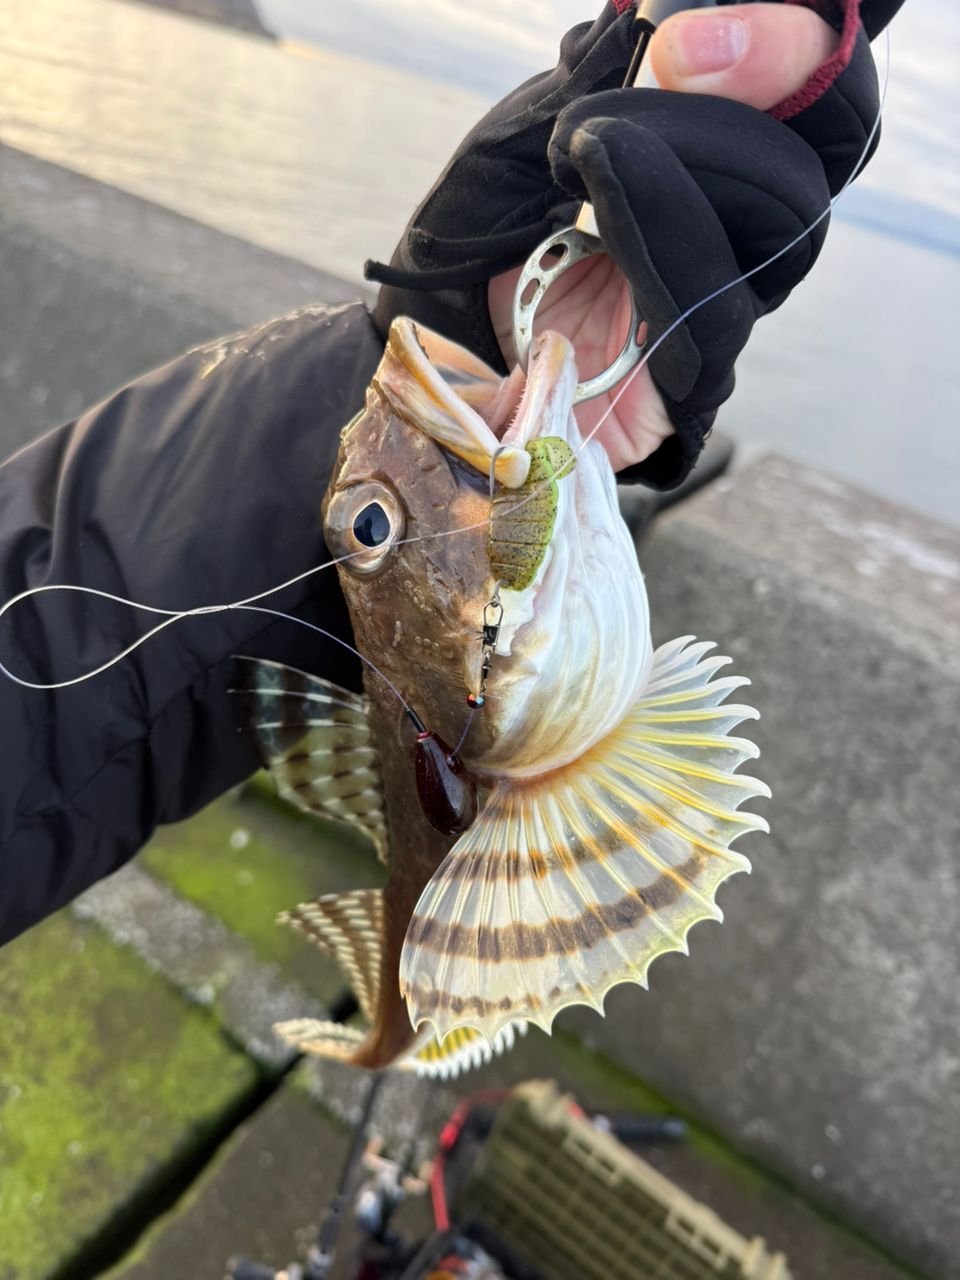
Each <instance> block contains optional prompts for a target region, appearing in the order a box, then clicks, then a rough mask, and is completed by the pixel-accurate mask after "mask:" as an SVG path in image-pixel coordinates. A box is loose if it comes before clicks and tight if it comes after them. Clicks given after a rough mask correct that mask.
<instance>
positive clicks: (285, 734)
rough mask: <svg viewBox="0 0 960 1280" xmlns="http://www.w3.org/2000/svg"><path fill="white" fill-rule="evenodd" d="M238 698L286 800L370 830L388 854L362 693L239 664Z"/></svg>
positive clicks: (279, 668) (260, 664) (274, 667)
mask: <svg viewBox="0 0 960 1280" xmlns="http://www.w3.org/2000/svg"><path fill="white" fill-rule="evenodd" d="M238 663H239V664H240V669H241V671H242V673H243V681H242V687H241V688H240V689H238V690H237V692H239V693H242V694H243V695H244V696H245V697H246V698H247V700H248V706H249V712H248V714H249V720H250V725H251V727H252V729H253V731H254V733H255V735H256V740H257V745H258V747H259V748H260V754H261V757H262V759H263V762H264V765H265V767H266V768H267V769H269V771H270V773H271V774H272V775H273V777H274V778H275V779H276V783H277V790H278V791H279V793H280V795H281V796H282V797H283V798H284V799H285V800H289V801H290V802H291V803H292V804H295V805H296V806H297V807H298V808H300V809H306V810H307V811H308V812H310V813H316V814H319V815H321V816H322V817H324V818H334V819H336V820H337V821H339V822H349V823H351V824H353V825H354V826H356V827H359V828H360V830H361V831H364V832H365V833H366V834H367V835H368V836H369V837H370V839H371V840H372V841H373V843H374V845H375V846H376V849H377V853H378V854H379V856H380V859H381V861H382V860H383V858H384V852H385V848H386V827H385V822H384V811H383V783H382V779H381V774H380V757H379V754H378V752H377V749H376V747H375V746H374V744H373V739H372V737H371V733H370V725H369V722H368V719H367V702H366V699H365V698H363V697H361V696H360V695H359V694H356V693H351V692H350V691H349V690H348V689H341V688H339V687H338V686H337V685H335V684H331V683H330V681H329V680H323V679H321V678H320V677H319V676H313V675H308V674H307V673H306V672H304V671H297V670H296V669H295V668H294V667H285V666H283V665H282V663H279V662H268V661H266V660H263V659H259V658H238Z"/></svg>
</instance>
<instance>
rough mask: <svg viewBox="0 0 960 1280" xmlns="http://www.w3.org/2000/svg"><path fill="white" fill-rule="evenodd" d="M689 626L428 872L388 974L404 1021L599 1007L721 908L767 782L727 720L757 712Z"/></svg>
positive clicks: (444, 1032)
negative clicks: (734, 698) (637, 689)
mask: <svg viewBox="0 0 960 1280" xmlns="http://www.w3.org/2000/svg"><path fill="white" fill-rule="evenodd" d="M689 639H690V637H685V638H684V639H683V640H680V641H673V642H672V643H671V644H668V645H664V646H663V647H662V648H661V649H659V650H658V651H657V653H656V654H655V656H654V664H653V670H652V673H651V677H650V680H649V683H648V685H647V688H646V689H645V691H644V694H643V696H641V698H640V699H639V700H638V701H637V702H636V703H635V704H634V706H633V707H632V708H631V709H630V710H629V711H628V712H627V714H626V715H625V717H624V719H623V720H622V721H621V723H620V725H619V726H618V727H617V728H616V729H615V730H614V731H613V732H612V733H610V734H609V735H608V736H607V737H606V738H604V739H602V740H601V741H600V742H598V743H597V744H596V746H594V747H592V748H591V749H590V750H589V751H587V752H586V753H585V754H584V755H583V756H582V757H580V759H578V760H575V761H573V762H572V763H571V764H569V765H566V766H565V767H564V768H562V769H557V770H554V771H553V772H552V773H550V774H547V775H545V776H544V777H543V778H540V779H523V780H522V781H520V782H516V783H515V782H511V781H510V780H502V781H500V782H498V783H497V785H496V786H495V787H494V789H493V791H492V792H491V794H490V798H489V800H488V801H487V804H486V805H485V807H484V809H483V810H482V811H481V813H480V815H479V817H478V818H477V820H476V821H475V822H474V824H473V826H472V827H470V829H469V830H468V831H466V832H465V833H464V834H463V835H462V836H461V837H460V839H459V840H458V841H457V843H456V844H455V845H454V847H453V849H452V850H451V851H450V853H449V854H448V856H447V858H446V859H445V860H444V862H443V863H442V864H441V866H440V868H439V870H438V871H437V872H436V873H435V874H434V876H433V878H432V879H431V880H430V881H429V883H428V884H427V886H426V888H425V889H424V891H423V893H422V895H421V897H420V901H419V902H418V903H417V906H416V909H415V911H414V914H413V917H412V919H411V921H410V925H409V928H408V930H407V936H406V940H405V942H404V946H403V954H402V956H401V961H400V984H401V989H402V990H403V992H404V995H405V997H406V999H407V1005H408V1008H409V1010H410V1017H411V1021H412V1022H413V1024H414V1025H415V1026H417V1027H418V1028H420V1029H422V1030H423V1029H425V1028H426V1026H429V1027H430V1029H431V1030H432V1031H433V1032H434V1033H435V1034H436V1035H438V1036H440V1037H444V1036H445V1037H449V1035H450V1034H451V1032H453V1031H455V1030H457V1029H461V1028H475V1029H477V1030H479V1031H481V1032H482V1033H483V1035H485V1036H486V1037H487V1038H488V1039H492V1038H493V1037H494V1036H496V1034H497V1032H498V1031H499V1030H501V1028H503V1027H505V1026H506V1025H507V1024H508V1023H510V1022H512V1021H513V1020H515V1019H518V1018H525V1019H527V1020H529V1021H531V1022H535V1023H537V1024H538V1025H539V1026H541V1027H543V1029H544V1030H549V1029H550V1026H551V1024H552V1022H553V1019H554V1017H555V1016H556V1015H557V1013H558V1012H559V1011H560V1010H561V1009H563V1008H565V1007H566V1006H567V1005H571V1004H587V1005H590V1006H592V1007H594V1008H596V1009H602V1005H603V999H604V997H605V995H606V993H607V991H609V990H610V988H611V987H613V986H614V985H616V984H617V983H619V982H637V983H639V984H641V985H642V986H646V982H647V970H648V968H649V966H650V964H651V962H652V961H653V960H654V959H655V958H656V957H657V956H658V955H661V954H662V953H663V952H666V951H683V952H686V950H687V934H688V932H689V931H690V929H691V928H692V927H693V925H695V924H696V923H697V922H698V921H700V920H710V919H713V920H719V919H721V918H722V913H721V911H720V908H719V907H718V906H717V905H716V902H715V894H716V891H717V888H718V887H719V885H720V884H722V883H723V881H724V880H726V879H727V877H728V876H731V875H733V874H734V873H735V872H737V871H748V870H749V869H750V864H749V862H748V861H747V859H746V858H745V857H744V856H743V855H742V854H739V853H734V852H732V851H731V849H730V844H731V842H732V841H733V840H735V839H736V837H737V836H738V835H740V834H742V833H743V832H746V831H757V830H766V827H767V824H766V822H764V820H763V819H762V818H759V817H756V816H754V815H753V814H750V813H743V812H739V806H740V805H741V804H742V803H743V802H744V801H745V800H748V799H750V798H751V797H754V796H766V795H769V794H770V793H769V790H768V789H767V787H766V786H765V785H764V784H763V783H762V782H758V781H757V780H756V779H755V778H751V777H748V776H745V775H743V774H740V773H737V772H736V770H737V768H738V767H739V765H740V764H741V763H742V762H743V761H744V760H746V759H749V758H752V757H755V756H756V755H757V754H758V752H757V749H756V747H754V746H753V744H752V743H750V742H747V741H745V740H744V739H742V738H738V737H734V736H732V732H733V730H734V729H735V728H736V726H737V725H738V724H739V723H741V722H742V721H743V720H747V719H755V718H756V715H757V713H756V712H755V711H754V710H753V709H752V708H751V707H747V706H742V705H737V704H733V705H726V704H725V699H726V698H727V696H728V694H730V693H731V692H732V691H733V690H735V689H737V688H738V687H739V686H741V685H743V684H746V683H748V681H746V680H744V679H742V678H736V677H721V678H719V679H714V676H715V675H716V672H717V671H718V670H719V668H720V667H722V666H723V665H724V664H725V663H726V662H727V661H729V659H725V658H706V657H704V654H705V653H706V651H707V650H708V649H710V648H712V646H711V645H701V644H689V643H688V642H689Z"/></svg>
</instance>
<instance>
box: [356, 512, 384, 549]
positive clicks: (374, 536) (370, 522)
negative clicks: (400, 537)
mask: <svg viewBox="0 0 960 1280" xmlns="http://www.w3.org/2000/svg"><path fill="white" fill-rule="evenodd" d="M353 536H354V537H355V538H356V540H357V541H358V542H362V543H363V545H364V546H365V547H379V546H380V545H381V543H384V542H386V540H387V538H389V537H390V517H389V516H388V515H387V513H386V512H385V511H384V509H383V507H382V506H381V505H380V503H379V502H368V503H367V505H366V506H365V507H364V508H363V510H362V511H361V512H359V513H358V514H357V515H356V516H355V517H354V520H353Z"/></svg>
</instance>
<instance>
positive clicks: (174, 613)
mask: <svg viewBox="0 0 960 1280" xmlns="http://www.w3.org/2000/svg"><path fill="white" fill-rule="evenodd" d="M884 64H885V65H884V76H883V84H882V87H881V93H880V104H879V108H878V111H877V115H876V119H875V120H874V122H873V125H872V127H871V129H870V132H869V134H868V135H867V140H866V142H865V143H864V146H863V150H862V151H861V153H860V157H859V159H858V160H857V162H856V164H855V165H854V166H853V168H852V169H851V171H850V174H849V176H848V177H847V179H846V181H845V182H844V184H843V186H842V187H841V188H840V190H839V191H838V192H837V194H836V195H835V196H834V197H833V199H832V200H831V201H830V203H829V204H828V205H827V207H826V208H825V209H824V210H823V212H822V213H820V214H819V215H818V216H817V217H816V218H814V220H813V222H811V223H810V224H809V226H806V227H804V229H803V230H802V231H801V232H799V233H798V234H797V235H796V236H794V237H793V239H792V240H790V241H789V242H788V243H787V244H785V245H784V246H783V247H782V248H780V249H778V250H777V251H776V253H773V254H771V255H770V257H769V258H767V259H766V260H765V261H763V262H761V263H760V264H759V265H758V266H756V267H752V268H751V269H750V270H749V271H745V272H743V273H742V274H741V275H739V276H737V277H736V278H735V279H733V280H730V281H729V282H728V283H727V284H725V285H721V286H720V287H719V288H717V289H714V290H713V291H712V292H711V293H709V294H707V295H706V296H705V297H703V298H701V299H700V300H699V301H698V302H695V303H694V304H693V305H692V306H690V307H688V308H687V309H686V310H685V311H684V312H683V313H682V314H681V315H679V316H678V317H677V318H676V320H674V321H673V322H672V323H671V324H670V325H669V326H668V327H667V328H666V329H665V330H664V331H663V333H661V334H660V335H659V336H658V337H657V338H656V339H655V340H654V341H653V342H652V343H651V344H650V345H649V346H648V347H647V349H646V350H645V351H644V353H643V355H642V357H641V358H640V360H639V361H638V362H637V364H636V366H635V367H634V368H633V369H632V370H631V372H630V373H629V374H628V375H627V377H626V378H625V379H624V380H623V382H622V383H621V385H620V387H619V388H618V390H617V392H616V394H615V395H614V396H612V397H611V399H610V403H609V404H608V405H607V407H606V409H605V410H604V411H603V413H602V414H601V415H600V417H599V419H598V420H597V422H596V423H595V424H594V425H593V427H592V428H591V429H590V431H589V432H588V433H587V434H586V435H585V436H584V437H583V439H582V440H581V441H580V443H579V445H578V446H577V449H576V452H577V453H580V452H582V450H584V449H585V448H586V447H587V445H588V444H590V442H591V441H592V440H593V439H594V437H595V436H596V434H597V432H598V431H599V430H600V428H601V427H602V426H603V424H604V423H605V422H606V421H607V419H608V418H609V417H610V415H611V414H612V413H613V411H614V409H615V408H616V407H617V405H618V403H619V402H620V399H621V398H622V396H623V395H624V394H625V393H626V392H627V390H628V389H629V387H630V386H631V384H632V383H633V380H634V378H636V377H637V375H638V374H639V373H640V372H641V370H643V369H644V368H645V367H646V366H647V364H648V363H649V361H650V358H651V356H652V355H653V354H654V352H655V351H657V349H658V348H659V347H660V346H661V345H662V344H663V343H664V342H665V341H666V340H667V338H669V337H670V335H671V334H672V333H673V332H674V331H675V330H676V329H678V328H679V327H680V325H682V324H684V323H685V322H686V321H687V320H688V319H689V318H690V316H692V315H693V314H694V313H695V312H696V311H699V309H700V308H701V307H705V306H707V304H708V303H710V302H713V301H714V299H716V298H719V297H720V296H721V295H722V294H724V293H726V292H727V291H728V290H730V289H733V288H736V286H737V285H738V284H742V283H743V281H745V280H749V279H750V277H751V276H754V275H756V274H757V273H758V272H760V271H764V270H766V268H767V267H769V266H771V265H772V264H773V263H774V262H776V261H777V260H778V259H779V258H782V257H783V255H784V254H786V253H789V252H790V250H791V249H793V248H794V247H795V246H796V245H797V244H799V243H800V241H801V240H803V239H805V238H806V237H807V236H808V235H809V234H810V232H811V231H813V230H815V228H816V227H818V226H819V225H820V223H821V222H823V220H824V219H825V218H827V217H829V215H830V212H831V210H832V209H833V207H834V205H835V204H836V203H837V201H838V200H839V199H840V198H841V197H842V196H843V194H844V192H845V191H846V190H847V188H848V187H849V186H850V184H851V183H852V182H853V180H854V178H855V177H856V176H857V174H858V173H859V172H860V170H861V169H862V168H863V165H864V164H865V162H866V159H867V156H868V155H869V152H870V147H871V145H872V143H873V140H874V138H875V137H876V134H877V130H878V129H879V128H880V122H881V119H882V117H883V108H884V105H885V103H886V98H887V89H888V87H889V83H890V32H889V30H887V31H886V32H885V33H884ZM495 461H496V454H495V455H494V462H495ZM492 468H493V464H491V472H492ZM551 483H552V481H550V480H545V481H544V482H543V483H542V484H541V485H538V486H537V488H535V489H534V490H532V491H531V492H530V493H529V494H527V495H526V497H524V498H522V499H521V500H520V501H519V502H518V503H517V504H516V506H515V508H514V510H515V511H516V510H519V509H520V508H521V507H522V506H525V505H526V503H528V502H532V501H533V499H534V498H535V497H537V495H538V494H539V493H541V492H543V491H544V490H546V489H547V488H549V486H550V484H551ZM489 523H490V521H489V518H488V519H484V520H478V521H476V522H475V523H474V524H468V525H460V526H458V527H457V528H454V529H441V530H438V531H436V532H433V533H420V534H414V535H413V536H412V537H409V538H400V539H398V540H397V542H396V543H395V544H394V545H395V546H398V547H400V546H409V545H411V544H413V543H416V542H427V541H430V540H431V539H435V538H451V537H455V536H456V535H458V534H462V533H469V532H471V531H473V530H477V529H483V528H486V527H487V526H488V525H489ZM363 554H365V552H364V551H356V552H348V553H347V554H345V555H342V556H334V557H333V558H331V559H330V560H325V561H323V562H322V563H321V564H317V565H313V566H311V568H309V569H305V570H304V571H303V572H302V573H299V574H296V575H295V576H294V577H292V578H288V579H287V580H286V581H285V582H281V583H279V584H278V585H276V586H273V587H268V588H267V589H266V590H264V591H260V592H256V593H254V594H253V595H250V596H245V597H244V598H243V599H240V600H234V601H230V602H229V603H226V604H212V605H199V606H197V607H196V608H192V609H181V610H177V609H162V608H159V607H157V606H156V605H149V604H144V603H142V602H141V601H138V600H130V599H127V598H125V597H123V596H118V595H114V594H112V593H111V592H109V591H101V590H98V589H97V588H95V587H85V586H81V585H78V584H74V583H47V584H44V585H42V586H39V587H29V588H27V589H26V590H25V591H21V592H20V593H19V594H18V595H15V596H12V597H11V598H10V599H9V600H7V601H6V602H5V603H4V604H3V605H2V607H0V619H2V618H3V617H4V615H5V614H6V613H7V612H8V611H9V610H10V609H12V608H13V607H14V606H15V605H17V604H19V603H20V602H21V601H23V600H26V599H28V598H30V597H33V596H37V595H42V594H44V593H46V592H51V591H74V592H80V593H82V594H85V595H91V596H97V597H100V598H101V599H104V600H110V601H113V602H114V603H116V604H122V605H125V606H127V607H129V608H132V609H140V610H143V611H144V612H146V613H153V614H158V615H162V616H163V618H164V621H163V622H159V623H157V625H156V626H155V627H151V628H150V630H149V631H146V632H145V633H144V634H143V635H142V636H140V637H139V638H138V639H137V640H135V641H134V642H133V643H132V644H129V645H128V646H127V647H126V648H125V649H123V650H122V651H121V652H120V653H118V654H116V655H115V656H114V657H113V658H111V659H110V660H109V661H107V662H104V663H101V664H100V665H99V666H98V667H94V668H93V669H92V670H90V671H87V672H84V673H83V674H82V675H79V676H74V677H73V678H72V679H70V680H58V681H52V682H49V683H39V682H37V681H32V680H24V679H22V678H21V677H19V676H17V675H14V673H13V672H12V671H10V670H9V668H8V667H6V666H5V665H4V664H3V662H0V674H2V675H4V676H5V677H6V678H7V679H8V680H10V681H12V682H13V683H14V684H17V685H20V686H21V687H22V688H25V689H36V690H40V691H49V690H54V689H66V688H69V687H70V686H72V685H77V684H82V683H83V682H84V681H86V680H92V679H93V678H94V677H95V676H98V675H101V674H102V673H103V672H105V671H107V670H109V669H110V668H111V667H113V666H116V665H117V663H119V662H122V661H123V660H124V659H125V658H127V657H129V656H130V654H131V653H133V652H134V651H135V650H137V649H139V648H140V646H141V645H142V644H146V642H147V641H148V640H150V639H151V638H152V637H153V636H155V635H158V634H159V633H160V632H161V631H163V630H165V629H166V628H167V627H169V626H172V625H173V624H174V623H175V622H180V621H181V620H182V619H184V618H196V617H201V616H203V615H205V614H212V613H214V614H215V613H226V612H230V611H233V610H242V609H247V610H250V611H251V612H257V610H256V609H254V607H253V606H255V605H256V604H257V602H258V601H260V600H265V599H267V598H268V597H269V596H272V595H277V594H278V593H279V592H281V591H285V590H286V589H287V588H288V587H293V586H296V585H297V584H298V583H301V582H303V581H305V580H306V579H307V578H309V577H311V576H312V575H313V574H315V573H320V572H321V571H322V570H324V569H329V568H332V567H333V566H334V565H337V564H343V563H345V562H346V561H349V560H352V559H353V558H354V557H355V556H360V555H363ZM259 612H261V613H274V614H276V616H277V617H283V618H288V619H289V620H290V621H293V622H299V623H300V624H301V625H303V626H307V627H313V628H314V630H316V631H318V632H320V633H321V634H323V635H326V636H328V637H329V638H330V639H332V640H335V641H336V642H337V643H338V644H342V645H344V647H345V648H347V649H350V650H351V651H352V652H353V653H356V654H357V656H358V657H359V658H360V659H361V660H362V661H363V662H365V663H367V665H369V666H370V667H372V668H373V669H374V670H375V671H377V674H378V675H380V677H381V678H382V679H383V680H385V681H386V683H387V684H388V685H389V686H390V688H391V689H392V690H393V692H394V693H395V694H396V696H397V697H398V698H399V699H400V701H401V702H402V703H403V705H404V706H405V707H406V706H407V704H406V702H405V700H404V699H403V697H402V695H401V694H400V693H399V691H398V690H397V689H396V688H395V686H393V685H392V684H391V683H390V681H389V680H387V678H386V676H384V675H383V673H382V672H380V671H379V670H378V669H377V668H376V667H375V666H374V664H373V663H371V662H370V661H369V659H367V658H365V657H364V656H363V654H361V653H359V651H358V650H356V649H354V648H353V646H352V645H350V644H348V643H347V642H346V641H345V640H341V639H340V638H339V637H338V636H336V635H334V634H333V633H332V632H327V631H324V630H323V628H322V627H317V626H315V625H314V624H313V623H309V622H306V621H305V620H304V619H302V618H296V617H294V616H293V615H291V614H285V613H281V612H280V611H279V610H272V609H266V608H262V609H260V610H259ZM468 726H469V721H468Z"/></svg>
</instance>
